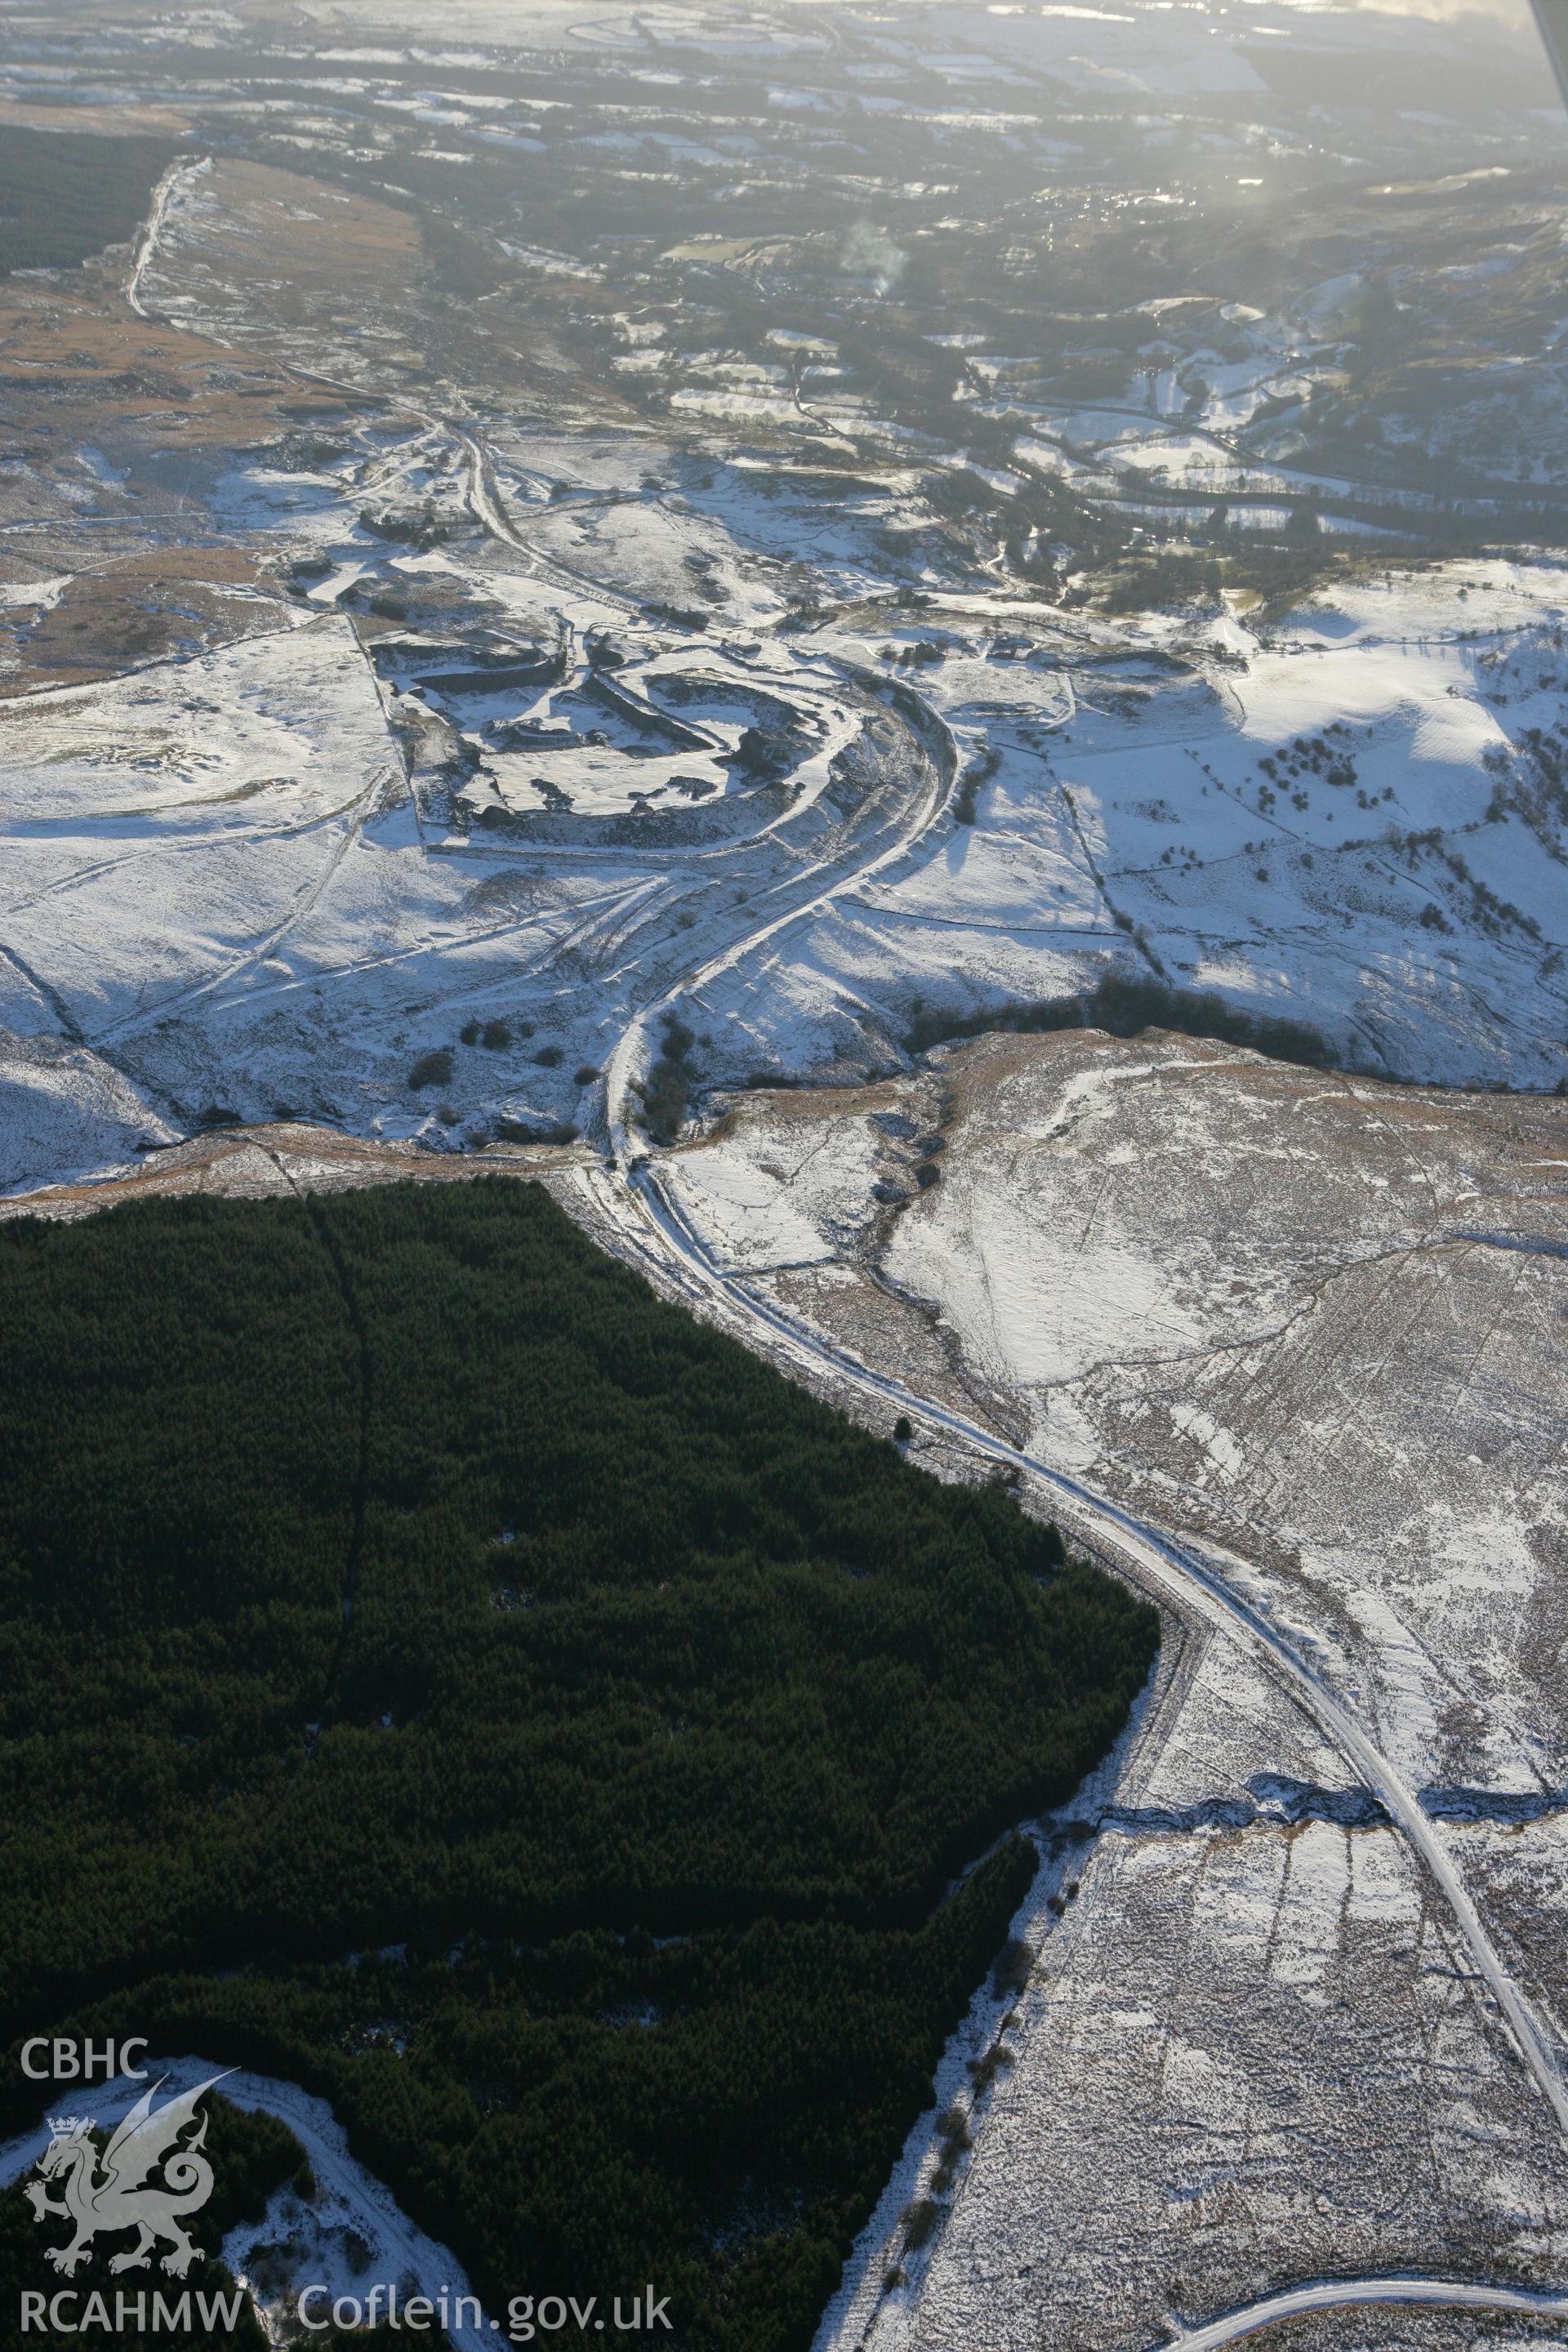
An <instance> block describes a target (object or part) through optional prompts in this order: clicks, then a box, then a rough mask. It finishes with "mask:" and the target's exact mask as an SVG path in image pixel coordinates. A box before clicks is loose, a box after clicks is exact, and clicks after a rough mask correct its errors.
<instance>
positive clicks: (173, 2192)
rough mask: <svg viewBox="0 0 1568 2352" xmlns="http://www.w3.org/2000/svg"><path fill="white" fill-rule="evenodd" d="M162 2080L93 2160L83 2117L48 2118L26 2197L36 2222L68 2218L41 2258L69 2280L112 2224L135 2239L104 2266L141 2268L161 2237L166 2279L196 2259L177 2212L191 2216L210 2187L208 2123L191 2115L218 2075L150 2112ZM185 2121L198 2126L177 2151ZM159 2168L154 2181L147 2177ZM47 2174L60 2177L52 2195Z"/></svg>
mask: <svg viewBox="0 0 1568 2352" xmlns="http://www.w3.org/2000/svg"><path fill="white" fill-rule="evenodd" d="M167 2079H168V2078H167V2076H164V2077H163V2078H161V2080H160V2081H159V2082H156V2083H153V2084H152V2085H151V2086H150V2087H149V2088H148V2089H147V2090H145V2091H143V2093H142V2096H141V2097H140V2098H139V2099H138V2100H137V2102H136V2105H134V2106H133V2107H132V2110H131V2112H130V2114H129V2115H128V2116H126V2117H125V2118H124V2120H123V2122H122V2123H121V2124H120V2125H118V2126H117V2127H116V2128H115V2130H114V2132H113V2134H112V2136H111V2137H110V2141H109V2145H108V2146H107V2147H105V2149H104V2151H103V2154H102V2157H101V2158H100V2155H99V2151H98V2148H97V2146H96V2144H95V2143H94V2140H93V2138H92V2131H93V2117H92V2116H50V2117H49V2135H50V2137H49V2144H48V2146H47V2148H46V2149H45V2150H44V2152H43V2154H42V2156H41V2157H39V2158H38V2162H37V2170H38V2172H39V2174H40V2175H41V2176H42V2177H41V2179H37V2180H29V2181H28V2183H27V2185H26V2198H27V2202H28V2203H29V2204H30V2205H31V2207H32V2209H33V2218H34V2220H35V2221H52V2220H55V2219H57V2218H58V2219H59V2220H61V2221H70V2222H72V2223H74V2224H75V2228H76V2235H75V2237H74V2238H73V2239H72V2240H71V2242H70V2243H69V2245H68V2246H50V2247H48V2248H47V2249H46V2256H47V2260H48V2261H49V2262H51V2263H53V2264H54V2266H55V2268H56V2270H58V2271H63V2272H64V2273H66V2276H67V2277H69V2276H70V2275H71V2273H73V2272H74V2271H75V2270H76V2268H77V2266H78V2264H79V2263H83V2262H85V2261H86V2259H87V2256H88V2254H89V2251H90V2250H91V2246H92V2242H93V2240H94V2238H96V2237H98V2236H99V2235H100V2232H102V2233H105V2234H110V2233H112V2232H113V2231H117V2230H134V2231H136V2233H137V2236H136V2243H135V2244H134V2245H133V2246H132V2247H131V2248H130V2249H129V2250H128V2251H127V2252H125V2253H122V2254H116V2255H115V2256H114V2258H113V2260H112V2261H111V2262H110V2265H109V2267H110V2270H111V2271H138V2270H146V2269H147V2268H148V2267H149V2265H150V2263H151V2262H152V2258H153V2246H154V2245H155V2244H156V2243H157V2242H159V2241H160V2240H167V2242H168V2243H169V2246H170V2248H171V2252H168V2253H166V2254H165V2255H164V2256H163V2269H164V2270H166V2271H168V2272H170V2273H172V2275H173V2276H174V2277H175V2278H184V2275H185V2273H186V2272H187V2271H188V2270H189V2269H190V2266H191V2264H192V2263H193V2262H195V2259H196V2257H197V2255H198V2253H199V2252H200V2249H199V2248H198V2247H197V2245H196V2244H195V2241H194V2240H193V2239H192V2238H190V2237H189V2236H187V2234H186V2232H185V2231H184V2229H183V2228H182V2227H181V2217H182V2215H184V2214H186V2213H195V2212H198V2211H199V2210H200V2209H201V2208H202V2206H204V2205H205V2203H206V2201H207V2199H208V2198H209V2197H210V2196H211V2195H212V2188H213V2168H212V2166H211V2165H210V2164H209V2163H208V2162H207V2159H206V2158H205V2156H203V2154H202V2153H201V2149H202V2146H203V2143H204V2142H205V2138H206V2136H207V2119H206V2117H205V2116H200V2117H199V2118H198V2116H197V2114H196V2103H197V2101H198V2100H199V2099H200V2098H201V2097H202V2096H203V2095H204V2094H205V2092H207V2091H210V2090H211V2089H212V2086H213V2084H215V2083H221V2082H222V2081H223V2079H224V2078H223V2076H222V2075H221V2074H213V2075H210V2076H209V2077H208V2079H207V2080H206V2082H205V2083H198V2084H196V2086H195V2090H194V2091H184V2092H182V2093H181V2094H180V2095H178V2096H177V2097H175V2098H173V2099H165V2101H164V2102H163V2105H162V2106H161V2107H160V2108H158V2110H157V2112H156V2113H154V2112H153V2092H154V2091H158V2090H161V2089H162V2088H163V2082H164V2081H166V2080H167ZM193 2123H199V2129H198V2130H197V2132H196V2134H195V2137H194V2138H193V2139H189V2140H187V2141H186V2142H185V2144H184V2147H181V2146H180V2144H179V2143H180V2134H181V2133H182V2132H183V2131H184V2129H185V2128H186V2126H187V2125H190V2124H193ZM160 2166H162V2167H163V2178H162V2179H156V2178H155V2177H154V2176H155V2175H156V2174H157V2171H158V2168H159V2167H160ZM100 2167H101V2168H100ZM47 2180H58V2181H59V2182H60V2184H61V2186H62V2189H63V2191H64V2194H63V2196H62V2197H61V2198H60V2199H58V2200H56V2199H54V2198H51V2197H50V2196H49V2194H48V2192H47V2189H45V2187H44V2182H45V2181H47Z"/></svg>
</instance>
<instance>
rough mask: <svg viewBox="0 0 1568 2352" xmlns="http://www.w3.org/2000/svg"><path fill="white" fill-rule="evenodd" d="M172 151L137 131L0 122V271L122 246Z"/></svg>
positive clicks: (58, 264) (56, 264)
mask: <svg viewBox="0 0 1568 2352" xmlns="http://www.w3.org/2000/svg"><path fill="white" fill-rule="evenodd" d="M178 152H179V150H178V148H177V147H176V146H175V145H174V142H173V141H172V140H168V139H150V138H146V137H144V136H142V135H140V134H137V133H131V134H129V135H126V136H120V135H118V134H115V133H112V132H109V133H105V134H103V135H102V136H100V135H98V134H96V133H90V134H89V133H85V132H71V131H30V130H26V129H25V128H24V127H23V126H22V125H21V124H19V123H4V124H0V273H3V272H5V271H6V270H11V269H42V268H74V266H75V265H76V264H77V263H78V262H79V261H85V260H86V259H87V257H88V256H89V254H90V253H100V252H101V251H102V249H103V247H105V246H106V245H124V244H127V243H129V241H130V239H131V238H132V236H134V235H135V233H136V228H137V226H138V224H139V223H140V222H141V221H142V219H143V218H144V217H145V215H146V213H147V210H148V206H149V205H150V203H151V200H152V194H153V188H154V186H155V185H156V184H157V182H158V181H159V179H160V178H161V177H162V175H163V173H164V172H166V171H167V169H168V167H169V165H170V164H171V163H173V161H174V157H175V155H176V154H177V153H178Z"/></svg>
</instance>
